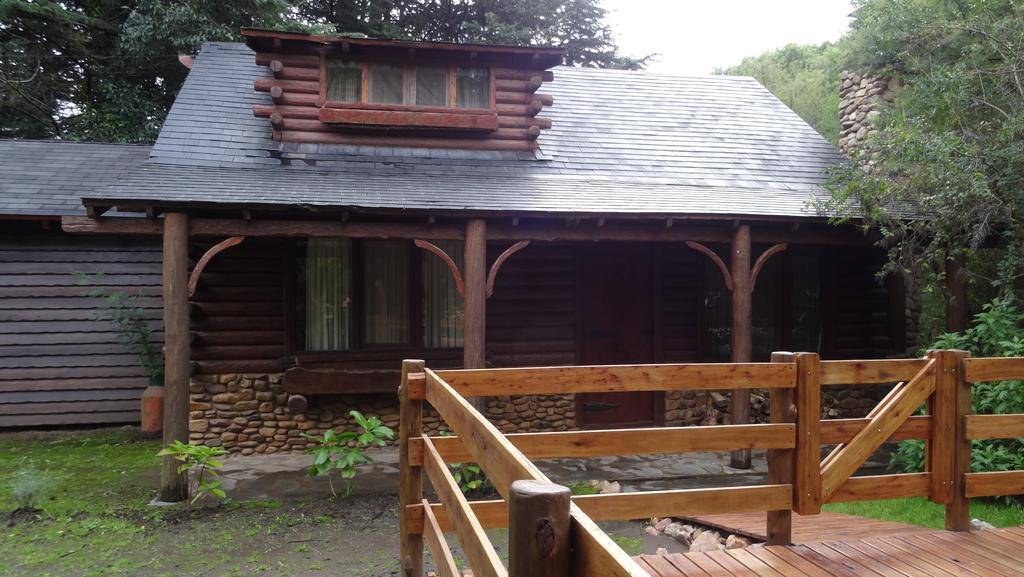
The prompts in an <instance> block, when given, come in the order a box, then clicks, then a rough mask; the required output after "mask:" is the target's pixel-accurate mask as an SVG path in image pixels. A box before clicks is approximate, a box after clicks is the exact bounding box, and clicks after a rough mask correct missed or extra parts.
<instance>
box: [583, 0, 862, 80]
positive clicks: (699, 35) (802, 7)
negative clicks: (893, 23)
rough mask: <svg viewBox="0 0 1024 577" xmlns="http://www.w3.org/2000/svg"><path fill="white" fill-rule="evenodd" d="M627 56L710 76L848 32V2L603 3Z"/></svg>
mask: <svg viewBox="0 0 1024 577" xmlns="http://www.w3.org/2000/svg"><path fill="white" fill-rule="evenodd" d="M602 4H603V5H604V7H605V8H606V9H607V10H608V19H607V20H608V23H609V24H610V25H611V27H612V30H613V31H614V32H615V35H616V38H617V41H618V44H619V49H620V51H621V52H622V53H623V54H626V55H630V56H642V55H645V54H649V53H652V52H657V53H660V54H661V56H660V57H659V58H658V60H657V61H655V62H652V63H651V65H650V66H648V68H649V69H650V70H655V71H658V72H674V73H679V74H707V73H710V72H712V70H714V68H715V67H716V66H731V65H733V64H738V63H739V62H740V61H741V60H743V57H745V56H756V55H758V54H760V53H762V52H765V51H767V50H771V49H774V48H780V47H782V46H785V45H786V44H789V43H796V44H818V43H821V42H825V41H829V40H836V39H838V38H839V37H840V36H842V34H843V33H844V32H845V31H846V29H847V26H848V24H849V22H850V19H849V14H850V12H852V11H853V9H852V8H851V6H850V2H849V0H602Z"/></svg>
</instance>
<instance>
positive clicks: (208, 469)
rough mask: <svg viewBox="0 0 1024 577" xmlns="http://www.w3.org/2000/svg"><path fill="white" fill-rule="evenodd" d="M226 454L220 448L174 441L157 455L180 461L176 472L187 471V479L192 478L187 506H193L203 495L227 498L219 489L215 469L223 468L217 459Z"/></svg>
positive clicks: (222, 490)
mask: <svg viewBox="0 0 1024 577" xmlns="http://www.w3.org/2000/svg"><path fill="white" fill-rule="evenodd" d="M227 454H228V452H227V451H225V450H224V449H223V448H221V447H208V446H206V445H191V444H189V443H182V442H181V441H174V442H173V443H171V444H170V445H167V447H165V448H164V449H163V450H162V451H160V452H159V453H157V455H159V456H161V457H164V456H168V455H169V456H171V457H174V458H175V459H176V460H178V461H181V464H180V465H178V472H179V473H182V472H185V471H188V472H189V477H190V478H194V480H195V489H194V490H193V492H192V500H191V501H189V505H194V504H195V502H196V501H198V500H199V499H201V498H202V497H203V496H204V495H213V496H214V497H217V498H218V499H221V500H223V499H226V498H227V494H225V493H224V489H221V488H220V481H219V480H218V479H217V477H218V476H219V475H218V474H217V469H220V468H221V467H223V466H224V464H223V463H221V462H220V461H218V460H217V457H223V456H224V455H227Z"/></svg>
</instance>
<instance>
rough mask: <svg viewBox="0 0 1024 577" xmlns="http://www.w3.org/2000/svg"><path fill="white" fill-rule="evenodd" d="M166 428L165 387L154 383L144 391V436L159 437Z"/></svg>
mask: <svg viewBox="0 0 1024 577" xmlns="http://www.w3.org/2000/svg"><path fill="white" fill-rule="evenodd" d="M163 430H164V388H163V387H158V386H154V385H150V386H148V387H146V390H145V391H143V392H142V436H143V437H144V438H146V439H158V438H160V436H161V434H162V433H163Z"/></svg>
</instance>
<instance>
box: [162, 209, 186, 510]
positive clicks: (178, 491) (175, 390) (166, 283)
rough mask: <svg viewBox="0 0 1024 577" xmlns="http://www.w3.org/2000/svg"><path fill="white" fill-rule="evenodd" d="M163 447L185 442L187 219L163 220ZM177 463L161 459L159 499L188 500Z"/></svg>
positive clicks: (179, 216) (180, 215)
mask: <svg viewBox="0 0 1024 577" xmlns="http://www.w3.org/2000/svg"><path fill="white" fill-rule="evenodd" d="M163 250H164V253H163V299H164V434H163V443H164V446H166V445H169V444H171V443H173V442H174V441H181V442H183V443H187V442H188V404H189V398H188V382H189V377H190V375H191V373H192V367H191V362H190V359H189V311H188V215H186V214H183V213H173V212H172V213H168V214H167V215H165V216H164V245H163ZM178 465H179V462H178V461H176V460H174V457H169V456H168V457H164V460H163V464H162V468H161V470H160V499H161V500H162V501H168V502H175V501H184V500H185V499H187V498H188V478H187V475H186V474H179V473H178Z"/></svg>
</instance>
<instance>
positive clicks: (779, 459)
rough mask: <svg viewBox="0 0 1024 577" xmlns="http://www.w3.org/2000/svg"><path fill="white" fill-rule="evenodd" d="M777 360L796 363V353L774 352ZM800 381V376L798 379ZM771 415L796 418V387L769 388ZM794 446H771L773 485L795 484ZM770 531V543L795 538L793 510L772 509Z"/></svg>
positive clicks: (788, 419) (790, 420) (785, 419)
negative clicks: (777, 447)
mask: <svg viewBox="0 0 1024 577" xmlns="http://www.w3.org/2000/svg"><path fill="white" fill-rule="evenodd" d="M772 362H773V363H794V362H796V355H794V354H793V353H783V352H775V353H772ZM797 382H799V379H797ZM769 395H770V396H769V399H768V400H769V403H770V409H769V414H768V418H769V420H770V421H771V422H772V423H795V422H796V394H795V391H794V390H793V389H772V390H771V391H770V392H769ZM795 453H796V452H795V450H794V449H768V482H769V483H771V484H773V485H785V484H793V479H794V477H795V475H796V459H795V457H796V455H795ZM767 535H768V544H769V545H789V544H791V543H792V542H793V511H791V510H790V509H786V510H784V511H768V520H767Z"/></svg>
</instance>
